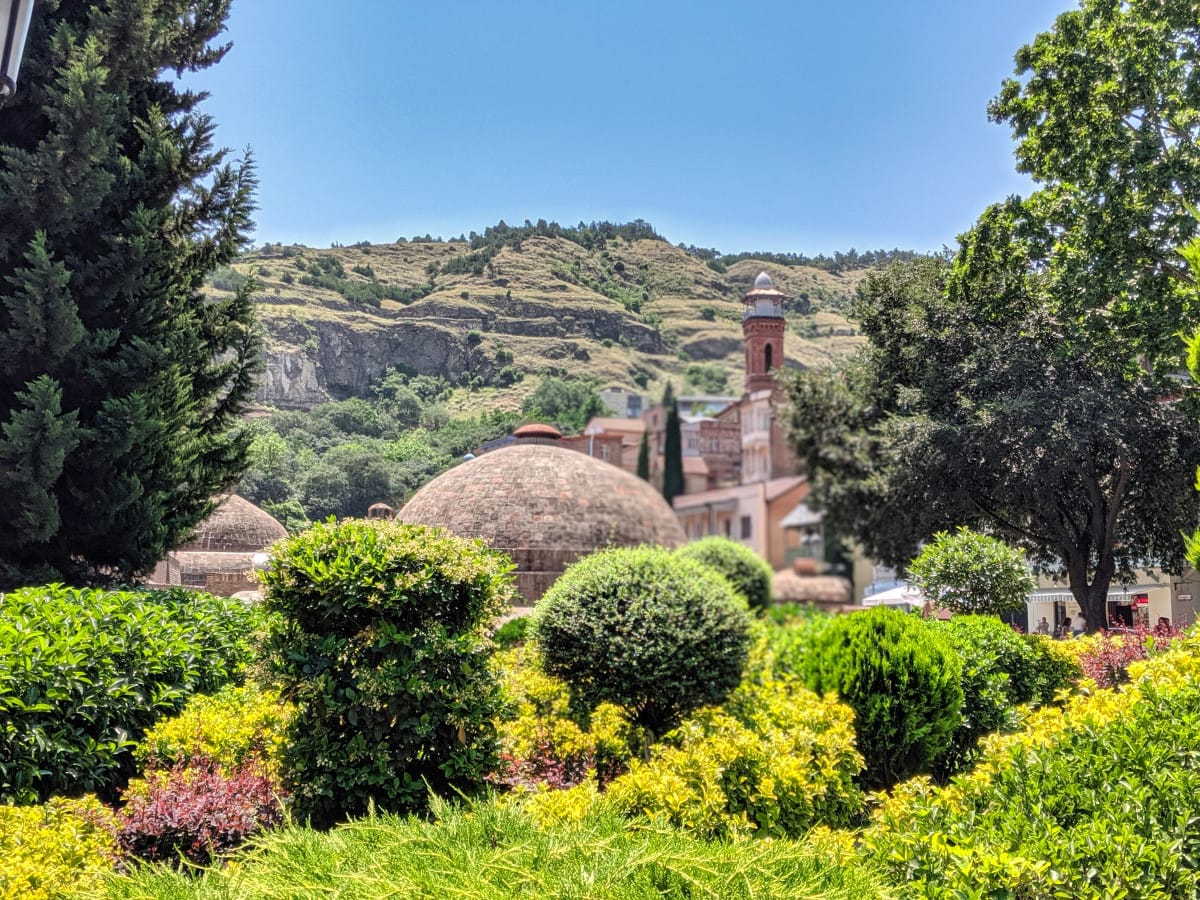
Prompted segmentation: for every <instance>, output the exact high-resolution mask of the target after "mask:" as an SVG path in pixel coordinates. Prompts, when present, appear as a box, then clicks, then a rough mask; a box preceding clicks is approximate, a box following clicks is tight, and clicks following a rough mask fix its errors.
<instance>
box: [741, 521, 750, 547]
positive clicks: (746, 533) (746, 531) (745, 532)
mask: <svg viewBox="0 0 1200 900" xmlns="http://www.w3.org/2000/svg"><path fill="white" fill-rule="evenodd" d="M748 537H750V517H749V516H742V540H743V541H744V540H746V539H747V538H748Z"/></svg>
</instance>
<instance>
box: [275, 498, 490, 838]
mask: <svg viewBox="0 0 1200 900" xmlns="http://www.w3.org/2000/svg"><path fill="white" fill-rule="evenodd" d="M511 570H512V563H511V562H510V561H509V560H508V559H507V557H505V556H503V555H502V554H499V553H495V552H493V551H491V550H489V549H487V547H486V546H484V544H483V543H482V542H480V541H467V540H462V539H460V538H456V537H453V536H452V535H450V534H449V533H448V532H445V531H443V530H441V529H436V528H426V527H421V526H414V525H404V524H401V523H398V522H368V521H365V520H347V521H344V522H341V523H334V522H332V521H330V522H327V523H322V524H318V525H315V526H313V527H312V528H311V529H309V530H308V531H305V532H302V533H300V534H298V535H295V536H293V537H291V538H289V539H288V540H287V541H285V542H283V543H282V544H279V545H277V546H276V548H275V551H274V557H273V559H272V563H271V566H270V568H268V569H267V571H266V572H264V573H263V575H262V580H263V584H264V586H265V589H266V601H265V602H266V606H267V607H268V609H270V610H271V611H273V612H275V613H278V614H279V621H278V624H277V625H276V626H275V628H274V630H273V631H272V634H271V638H270V642H269V650H270V655H271V661H272V665H273V667H274V669H275V671H276V672H277V673H278V676H279V679H280V682H281V688H282V691H283V693H284V695H285V696H287V697H289V698H290V699H291V700H292V701H293V702H295V704H296V705H297V708H298V711H297V714H296V718H295V719H294V720H293V723H292V725H291V727H290V728H289V730H288V736H287V737H288V743H287V746H286V748H285V750H284V753H283V760H282V764H283V785H284V788H285V789H286V790H287V791H288V792H289V793H290V794H291V795H292V796H293V798H294V804H295V805H294V808H295V813H296V815H297V816H298V817H299V818H300V819H302V820H303V819H308V820H310V821H311V823H312V824H313V825H314V826H317V827H324V826H328V825H332V824H334V823H336V822H339V821H341V820H343V819H346V818H349V817H351V816H355V815H362V814H364V813H365V812H366V811H367V809H368V805H369V804H370V803H372V802H373V803H374V805H375V806H376V807H377V808H379V809H381V810H392V811H400V812H408V811H419V810H423V809H424V808H425V807H426V804H427V799H428V792H429V791H430V790H432V791H433V792H434V793H442V794H445V793H452V792H455V791H467V792H469V791H472V790H476V789H478V788H479V786H480V785H481V784H482V783H483V779H484V777H485V776H486V775H487V774H488V773H489V772H490V771H492V769H493V768H494V767H495V765H496V763H497V757H496V726H495V719H496V717H497V715H498V713H499V711H500V708H501V696H500V690H499V684H498V681H497V678H496V675H495V673H494V671H493V669H492V667H491V666H489V665H488V657H489V656H490V653H491V650H492V644H491V642H490V640H489V639H488V638H487V635H486V627H487V626H488V625H490V623H491V620H492V619H493V618H495V616H496V615H498V614H499V613H500V612H501V611H502V610H503V609H504V608H505V603H506V601H507V600H508V599H509V598H510V597H511V590H512V588H511V578H510V575H509V573H510V572H511Z"/></svg>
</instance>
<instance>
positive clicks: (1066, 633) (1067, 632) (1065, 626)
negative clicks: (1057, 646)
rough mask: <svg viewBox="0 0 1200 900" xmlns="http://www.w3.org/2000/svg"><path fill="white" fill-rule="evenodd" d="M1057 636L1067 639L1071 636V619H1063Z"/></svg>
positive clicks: (1068, 617)
mask: <svg viewBox="0 0 1200 900" xmlns="http://www.w3.org/2000/svg"><path fill="white" fill-rule="evenodd" d="M1058 636H1059V637H1060V638H1069V637H1070V636H1071V617H1070V616H1067V617H1066V618H1065V619H1063V621H1062V624H1061V625H1060V626H1058Z"/></svg>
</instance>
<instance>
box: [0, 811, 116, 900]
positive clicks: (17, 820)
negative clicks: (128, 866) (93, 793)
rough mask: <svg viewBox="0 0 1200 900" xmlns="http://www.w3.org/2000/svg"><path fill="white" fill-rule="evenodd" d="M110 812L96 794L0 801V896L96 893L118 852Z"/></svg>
mask: <svg viewBox="0 0 1200 900" xmlns="http://www.w3.org/2000/svg"><path fill="white" fill-rule="evenodd" d="M111 815H112V814H111V813H110V812H109V810H108V809H107V808H106V807H104V806H103V805H101V804H100V803H99V802H98V801H97V800H96V799H95V798H94V797H86V798H84V799H82V800H63V799H54V800H51V801H50V802H48V803H46V804H44V805H42V806H0V900H50V898H52V897H62V896H65V895H76V896H95V895H96V893H98V891H99V888H100V885H101V882H102V881H103V880H104V877H105V875H106V874H107V873H108V872H111V871H112V868H113V863H114V861H115V860H116V858H117V843H116V841H115V840H114V838H113V834H112V830H111V822H110V818H111Z"/></svg>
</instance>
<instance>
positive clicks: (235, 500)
mask: <svg viewBox="0 0 1200 900" xmlns="http://www.w3.org/2000/svg"><path fill="white" fill-rule="evenodd" d="M285 537H287V529H286V528H284V527H283V526H282V525H280V524H279V522H277V521H276V520H275V519H274V518H272V517H271V516H270V515H269V514H268V513H265V512H263V511H262V510H261V509H259V508H258V507H257V506H255V505H254V504H253V503H251V502H250V501H249V500H245V499H243V498H242V497H239V496H238V495H237V494H229V495H228V496H226V497H223V498H217V508H216V510H214V511H213V514H212V515H211V516H209V517H208V518H207V519H205V520H204V521H203V522H201V523H200V524H199V525H198V526H197V527H196V531H195V533H194V534H193V535H192V537H191V540H189V541H188V542H187V543H186V544H184V545H183V546H181V547H179V548H178V549H179V550H180V551H181V552H187V553H193V552H199V553H214V552H216V553H253V552H255V551H256V550H262V549H263V548H264V547H269V546H270V545H271V544H273V543H275V542H276V541H278V540H282V539H283V538H285Z"/></svg>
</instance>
